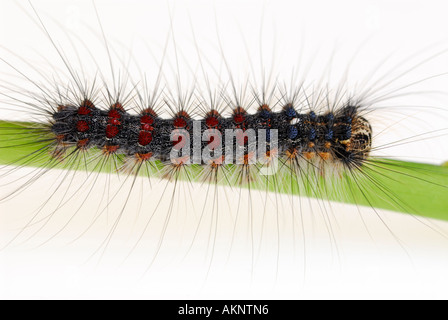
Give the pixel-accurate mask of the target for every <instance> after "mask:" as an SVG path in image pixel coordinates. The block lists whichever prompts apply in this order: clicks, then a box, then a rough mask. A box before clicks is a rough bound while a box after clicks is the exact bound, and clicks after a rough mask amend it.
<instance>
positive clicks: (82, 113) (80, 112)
mask: <svg viewBox="0 0 448 320" xmlns="http://www.w3.org/2000/svg"><path fill="white" fill-rule="evenodd" d="M91 112H92V109H89V108H87V107H83V106H81V107H79V108H78V115H80V116H87V115H88V114H90V113H91Z"/></svg>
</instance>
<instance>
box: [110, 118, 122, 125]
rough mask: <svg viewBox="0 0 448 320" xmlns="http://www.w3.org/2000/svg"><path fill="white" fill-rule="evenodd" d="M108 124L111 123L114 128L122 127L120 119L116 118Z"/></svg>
mask: <svg viewBox="0 0 448 320" xmlns="http://www.w3.org/2000/svg"><path fill="white" fill-rule="evenodd" d="M108 122H109V123H110V124H111V125H114V126H119V125H121V122H120V120H118V119H116V118H112V119H109V121H108Z"/></svg>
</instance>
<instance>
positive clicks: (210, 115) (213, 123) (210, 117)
mask: <svg viewBox="0 0 448 320" xmlns="http://www.w3.org/2000/svg"><path fill="white" fill-rule="evenodd" d="M220 119H221V115H220V114H219V112H218V111H216V110H214V109H213V110H210V111H209V112H207V114H206V115H205V125H206V126H207V127H208V128H216V127H217V126H218V125H219V120H220Z"/></svg>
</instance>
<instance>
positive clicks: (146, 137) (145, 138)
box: [138, 131, 152, 146]
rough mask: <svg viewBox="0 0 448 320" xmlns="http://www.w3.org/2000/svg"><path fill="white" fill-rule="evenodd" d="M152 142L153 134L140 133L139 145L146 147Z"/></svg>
mask: <svg viewBox="0 0 448 320" xmlns="http://www.w3.org/2000/svg"><path fill="white" fill-rule="evenodd" d="M151 141H152V133H151V132H147V131H140V133H139V134H138V143H139V144H140V145H141V146H146V145H148V144H150V143H151Z"/></svg>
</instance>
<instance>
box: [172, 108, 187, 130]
mask: <svg viewBox="0 0 448 320" xmlns="http://www.w3.org/2000/svg"><path fill="white" fill-rule="evenodd" d="M188 119H190V115H189V114H188V113H187V112H185V111H179V112H178V113H176V114H175V115H174V121H173V126H174V127H175V128H178V129H182V128H185V127H186V126H187V120H188Z"/></svg>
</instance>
